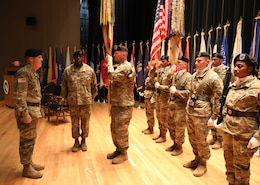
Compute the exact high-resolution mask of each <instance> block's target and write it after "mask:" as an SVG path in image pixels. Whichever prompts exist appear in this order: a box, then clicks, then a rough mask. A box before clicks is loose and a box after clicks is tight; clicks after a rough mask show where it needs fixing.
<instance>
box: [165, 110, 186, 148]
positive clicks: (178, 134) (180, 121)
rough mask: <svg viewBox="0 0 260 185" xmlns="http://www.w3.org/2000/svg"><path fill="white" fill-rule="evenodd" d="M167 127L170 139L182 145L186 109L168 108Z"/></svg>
mask: <svg viewBox="0 0 260 185" xmlns="http://www.w3.org/2000/svg"><path fill="white" fill-rule="evenodd" d="M168 113H169V116H168V129H169V132H170V136H171V139H172V140H173V141H174V143H175V144H177V145H182V144H183V143H184V141H185V128H186V109H185V107H184V108H179V109H177V108H171V106H169V110H168Z"/></svg>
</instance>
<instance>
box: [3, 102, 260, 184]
mask: <svg viewBox="0 0 260 185" xmlns="http://www.w3.org/2000/svg"><path fill="white" fill-rule="evenodd" d="M0 114H1V117H0V151H1V155H0V164H1V165H0V185H219V184H221V185H222V184H228V183H227V181H226V176H225V163H224V158H223V150H222V149H219V150H211V158H210V160H209V161H208V163H207V167H208V172H207V173H206V174H205V175H204V176H202V177H199V178H197V177H194V176H193V174H192V170H190V169H186V168H184V167H182V164H183V163H185V162H187V161H189V160H192V159H193V158H194V156H193V154H192V150H191V146H190V144H189V141H188V137H187V135H186V140H185V144H184V146H183V149H184V152H183V154H181V155H180V156H175V157H174V156H171V155H170V153H168V152H166V151H165V148H166V147H168V146H170V145H172V141H171V140H170V137H169V133H167V141H166V142H165V143H162V144H157V143H155V142H154V140H152V138H153V137H154V136H156V135H157V134H158V133H159V130H158V124H157V122H156V124H155V133H154V134H153V135H144V134H143V133H142V132H141V131H142V130H143V129H145V128H146V127H147V124H146V117H145V111H144V109H139V108H134V112H133V118H132V120H131V124H130V127H129V134H130V135H129V138H130V141H129V143H130V148H129V150H128V157H129V160H128V161H126V162H124V163H122V164H118V165H112V164H111V160H107V159H106V154H107V153H109V152H113V151H114V149H115V148H114V145H113V143H112V139H111V135H110V118H109V116H108V110H107V104H105V103H97V102H96V103H94V104H93V107H92V115H91V121H90V132H89V137H88V138H87V145H88V150H87V152H82V151H79V152H76V153H73V152H71V147H72V145H73V143H74V140H73V139H72V138H71V124H70V117H69V116H67V117H66V119H65V120H60V122H59V124H58V125H55V117H52V119H51V121H50V122H48V121H47V119H46V118H43V119H41V120H40V122H39V125H38V138H37V142H36V146H35V150H34V158H33V159H34V161H35V162H36V163H41V164H44V165H45V169H44V170H43V171H42V172H43V177H42V178H41V179H37V180H33V179H28V178H23V177H22V176H21V172H22V165H21V164H20V162H19V154H18V145H19V132H18V129H17V126H16V121H15V118H14V113H13V109H11V108H8V107H6V106H5V103H4V101H1V102H0ZM209 137H210V136H209ZM259 165H260V157H259V156H257V155H255V156H254V157H253V159H252V161H251V183H250V184H251V185H259V184H260V170H259Z"/></svg>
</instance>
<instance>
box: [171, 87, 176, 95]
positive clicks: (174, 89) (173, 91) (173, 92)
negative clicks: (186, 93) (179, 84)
mask: <svg viewBox="0 0 260 185" xmlns="http://www.w3.org/2000/svg"><path fill="white" fill-rule="evenodd" d="M175 92H176V87H175V86H171V87H170V93H171V94H175Z"/></svg>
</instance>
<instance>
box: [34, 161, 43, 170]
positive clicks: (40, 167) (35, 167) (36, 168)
mask: <svg viewBox="0 0 260 185" xmlns="http://www.w3.org/2000/svg"><path fill="white" fill-rule="evenodd" d="M31 165H32V167H33V168H34V169H35V170H37V171H41V170H43V169H44V168H45V166H43V165H40V164H35V163H34V162H31Z"/></svg>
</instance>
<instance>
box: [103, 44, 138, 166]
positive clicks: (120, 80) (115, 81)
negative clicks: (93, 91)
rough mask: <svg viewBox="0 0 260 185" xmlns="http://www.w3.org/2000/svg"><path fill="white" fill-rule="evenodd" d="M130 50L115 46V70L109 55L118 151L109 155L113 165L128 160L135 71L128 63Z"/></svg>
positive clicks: (113, 121)
mask: <svg viewBox="0 0 260 185" xmlns="http://www.w3.org/2000/svg"><path fill="white" fill-rule="evenodd" d="M127 55H128V49H127V47H125V46H120V45H115V46H114V55H113V56H114V60H115V62H116V63H117V68H116V69H114V66H113V61H112V56H110V55H107V56H106V61H107V70H108V78H109V79H110V80H111V112H110V113H111V124H110V128H111V135H112V139H113V143H114V145H115V147H116V150H115V151H114V152H112V153H109V154H107V159H112V164H119V163H122V162H124V161H126V160H127V159H128V156H127V149H128V148H129V143H128V127H129V124H130V120H131V118H132V113H133V106H134V83H135V70H134V68H133V67H132V65H131V63H129V62H128V61H127Z"/></svg>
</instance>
